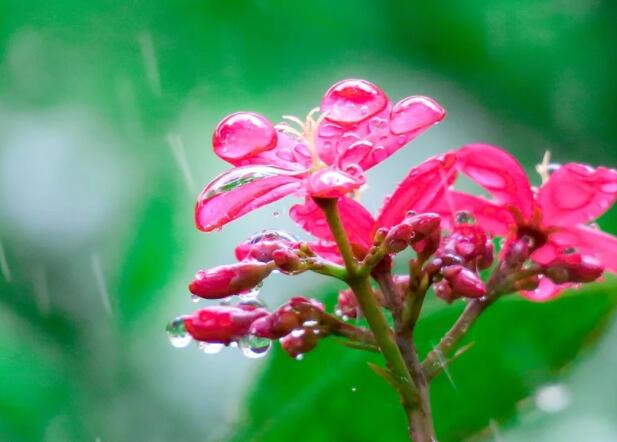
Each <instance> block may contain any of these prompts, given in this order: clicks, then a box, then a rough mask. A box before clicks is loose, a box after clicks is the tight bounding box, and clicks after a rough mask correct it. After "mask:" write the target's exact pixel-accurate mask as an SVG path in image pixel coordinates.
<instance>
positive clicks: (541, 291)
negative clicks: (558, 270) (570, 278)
mask: <svg viewBox="0 0 617 442" xmlns="http://www.w3.org/2000/svg"><path fill="white" fill-rule="evenodd" d="M568 287H570V285H568V284H560V285H557V284H555V283H554V282H553V281H551V280H550V279H549V278H547V277H546V276H542V277H540V285H539V286H538V288H537V289H535V290H531V291H521V295H522V296H524V297H525V298H527V299H529V300H530V301H535V302H545V301H550V300H551V299H554V298H555V297H557V296H559V294H560V293H561V292H562V291H563V290H565V289H567V288H568Z"/></svg>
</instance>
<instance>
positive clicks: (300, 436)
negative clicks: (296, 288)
mask: <svg viewBox="0 0 617 442" xmlns="http://www.w3.org/2000/svg"><path fill="white" fill-rule="evenodd" d="M611 288H614V285H612V286H609V285H604V286H600V285H598V286H591V287H587V288H586V289H584V290H580V291H578V292H574V293H571V294H567V295H564V296H562V297H561V298H559V299H557V300H555V301H553V302H550V303H546V304H534V303H530V302H528V301H525V300H523V299H521V298H518V297H516V296H512V297H510V298H506V299H503V300H501V301H500V302H498V303H497V304H495V305H494V306H493V307H491V309H489V310H488V311H487V312H486V314H485V315H484V316H483V317H482V318H481V319H480V321H479V322H478V324H477V325H476V327H474V329H472V332H471V333H470V336H469V339H468V341H475V345H474V346H473V348H471V349H470V350H469V351H468V352H466V354H465V355H463V356H462V357H461V358H460V360H458V361H456V362H455V363H454V364H453V365H452V366H451V367H450V368H449V373H448V374H449V375H450V378H451V379H452V381H453V383H452V384H451V383H450V381H449V377H448V376H445V375H442V376H440V377H439V378H437V379H436V381H435V382H434V384H433V386H432V391H431V396H432V401H433V408H434V415H435V421H436V425H437V432H438V434H439V436H440V440H441V441H459V440H462V439H464V438H465V437H468V436H470V435H471V434H473V433H476V432H478V431H479V430H481V429H482V428H483V427H486V426H487V425H488V423H489V421H490V420H491V419H497V420H500V419H507V418H509V417H511V416H513V415H514V414H515V413H516V404H517V402H518V401H520V400H521V399H524V398H525V397H527V396H529V395H530V394H531V393H532V392H533V391H534V390H535V388H537V387H538V386H540V385H542V384H543V383H546V382H548V381H550V380H551V379H553V377H554V376H556V374H557V372H558V371H559V370H560V369H562V368H563V367H564V366H566V365H567V364H568V363H570V362H572V360H573V359H574V357H575V356H576V355H577V354H578V353H579V352H580V351H581V349H582V348H583V347H584V346H585V345H586V344H588V343H589V342H591V341H592V340H593V339H594V338H595V337H597V335H598V333H599V331H600V330H601V329H602V327H603V326H604V325H605V323H606V319H607V318H608V317H609V315H610V313H611V312H612V310H613V309H614V308H615V307H616V306H617V294H616V293H614V292H612V290H610V289H611ZM461 307H462V306H461V305H458V306H456V307H446V308H443V309H440V310H438V311H436V312H432V313H430V314H428V315H426V316H425V317H423V318H422V319H421V322H420V324H419V329H418V331H417V341H418V346H419V351H421V352H422V353H426V351H428V350H429V349H430V347H431V346H432V345H433V344H434V343H437V342H438V340H439V337H440V336H441V335H442V334H443V332H445V330H447V329H448V328H449V326H450V324H452V322H453V321H454V320H455V318H456V317H457V316H458V314H459V313H460V311H461ZM305 356H306V357H305V359H304V360H302V361H301V362H298V361H295V360H293V359H291V358H289V357H288V356H287V355H286V354H285V353H284V352H283V351H281V350H280V349H278V348H277V350H276V351H275V352H274V354H273V355H272V356H271V360H270V365H269V366H268V368H267V369H266V370H265V371H264V372H263V373H262V375H261V378H260V379H259V381H258V382H257V384H256V386H255V388H254V390H253V391H252V393H251V395H250V396H249V398H248V402H247V411H246V420H245V421H244V422H243V423H242V424H241V426H240V429H239V430H238V432H237V433H236V437H235V439H234V440H237V441H280V440H295V441H302V442H305V441H323V440H353V441H359V442H361V441H374V440H375V435H376V432H375V428H376V427H378V428H379V440H380V441H401V440H405V438H406V422H405V417H404V414H403V412H402V410H401V409H400V406H399V403H398V402H399V401H398V398H397V396H396V394H395V393H394V392H393V391H392V390H391V389H390V388H389V386H388V385H387V384H386V383H385V382H384V381H383V380H382V379H379V377H377V376H375V375H374V374H373V373H371V370H370V369H369V367H368V366H367V362H368V363H371V362H373V363H374V362H376V361H379V358H378V357H376V356H374V355H368V354H364V353H362V352H359V351H353V350H348V349H344V348H343V347H340V346H337V345H336V344H334V343H332V342H324V343H322V344H320V346H319V348H318V349H317V350H316V351H314V352H311V353H309V354H307V355H305Z"/></svg>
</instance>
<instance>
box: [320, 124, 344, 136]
mask: <svg viewBox="0 0 617 442" xmlns="http://www.w3.org/2000/svg"><path fill="white" fill-rule="evenodd" d="M344 131H345V129H344V128H343V127H341V126H339V125H337V124H330V123H324V124H322V125H321V126H319V132H318V133H319V136H320V137H322V138H332V137H339V136H340V135H341V134H342V133H343V132H344Z"/></svg>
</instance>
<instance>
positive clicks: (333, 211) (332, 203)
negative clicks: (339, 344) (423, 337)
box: [315, 198, 418, 409]
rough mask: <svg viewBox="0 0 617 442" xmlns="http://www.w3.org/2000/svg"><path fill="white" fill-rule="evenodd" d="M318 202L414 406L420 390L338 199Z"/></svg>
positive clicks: (403, 393)
mask: <svg viewBox="0 0 617 442" xmlns="http://www.w3.org/2000/svg"><path fill="white" fill-rule="evenodd" d="M315 203H316V204H317V205H318V206H319V207H320V208H321V209H322V210H323V212H324V214H325V216H326V219H327V221H328V225H329V226H330V230H331V232H332V235H333V236H334V239H335V241H336V244H337V245H338V248H339V251H340V252H341V256H342V258H343V262H344V263H345V268H346V269H347V274H348V281H347V282H348V284H349V287H351V289H352V290H353V292H354V294H355V295H356V298H357V300H358V304H359V305H360V308H361V309H362V312H363V313H364V316H365V317H366V320H367V321H368V324H369V327H370V329H371V330H372V332H373V334H374V336H375V340H376V341H377V345H378V346H379V348H380V350H381V352H382V354H383V356H384V358H385V359H386V362H387V363H388V366H389V368H390V370H391V371H392V373H393V374H394V377H395V379H396V383H397V385H398V389H399V394H400V395H401V399H402V401H403V405H404V406H405V408H406V409H411V408H414V406H415V405H416V403H417V401H418V392H417V390H416V388H415V386H414V385H413V381H412V379H411V375H410V373H409V371H408V370H407V366H406V364H405V361H404V359H403V356H402V354H401V352H400V350H399V348H398V346H397V344H396V342H395V339H394V335H393V333H392V331H391V330H390V328H389V327H388V323H387V321H386V318H385V316H384V314H383V312H382V311H381V308H380V307H379V305H378V303H377V301H376V300H375V297H374V296H373V289H372V288H371V285H370V283H369V279H368V276H367V275H363V274H362V273H361V272H360V269H359V266H358V263H357V261H356V259H355V257H354V254H353V251H352V248H351V244H350V243H349V240H348V238H347V233H346V232H345V229H344V228H343V225H342V223H341V220H340V217H339V214H338V208H337V200H336V199H326V198H316V199H315Z"/></svg>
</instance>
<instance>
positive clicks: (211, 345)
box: [197, 342, 225, 355]
mask: <svg viewBox="0 0 617 442" xmlns="http://www.w3.org/2000/svg"><path fill="white" fill-rule="evenodd" d="M197 347H198V348H199V349H200V350H201V351H203V352H204V353H206V354H209V355H214V354H216V353H219V352H220V351H221V350H222V349H223V347H225V344H221V343H218V342H200V343H199V344H197Z"/></svg>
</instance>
